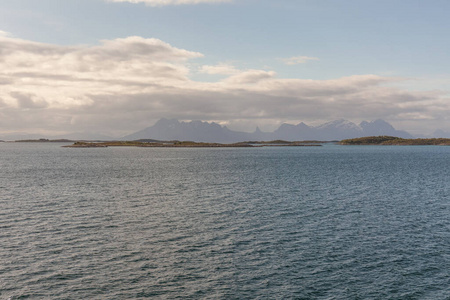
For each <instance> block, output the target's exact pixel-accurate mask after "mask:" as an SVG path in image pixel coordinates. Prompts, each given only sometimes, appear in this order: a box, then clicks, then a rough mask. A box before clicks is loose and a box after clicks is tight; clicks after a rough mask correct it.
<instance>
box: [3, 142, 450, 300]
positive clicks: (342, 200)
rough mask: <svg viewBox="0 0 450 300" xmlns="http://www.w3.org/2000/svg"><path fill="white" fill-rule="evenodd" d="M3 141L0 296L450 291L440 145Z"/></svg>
mask: <svg viewBox="0 0 450 300" xmlns="http://www.w3.org/2000/svg"><path fill="white" fill-rule="evenodd" d="M62 145H64V144H60V143H0V299H1V300H3V299H4V300H15V299H433V300H434V299H450V147H446V146H341V145H335V144H324V145H323V146H322V147H262V148H259V147H257V148H137V147H109V148H84V149H77V148H63V147H61V146H62Z"/></svg>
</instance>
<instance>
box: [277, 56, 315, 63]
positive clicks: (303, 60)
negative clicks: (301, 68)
mask: <svg viewBox="0 0 450 300" xmlns="http://www.w3.org/2000/svg"><path fill="white" fill-rule="evenodd" d="M281 60H282V61H283V62H284V63H285V64H287V65H298V64H304V63H307V62H308V61H311V60H319V59H318V58H317V57H310V56H294V57H290V58H282V59H281Z"/></svg>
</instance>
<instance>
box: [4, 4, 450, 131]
mask: <svg viewBox="0 0 450 300" xmlns="http://www.w3.org/2000/svg"><path fill="white" fill-rule="evenodd" d="M449 11H450V1H448V0H445V1H440V0H428V1H425V0H411V1H392V0H389V1H385V0H371V1H369V0H308V1H306V0H39V1H36V0H14V1H11V0H0V136H2V134H3V135H5V134H11V133H18V132H27V133H38V134H43V135H49V136H50V135H61V134H66V133H72V132H96V133H101V134H105V135H109V136H113V137H121V136H124V135H127V134H130V133H132V132H135V131H137V130H141V129H143V128H145V127H148V126H151V125H153V124H154V123H155V122H156V121H157V120H158V119H160V118H163V117H165V118H176V119H179V120H186V121H189V120H203V121H210V122H212V121H213V122H217V123H219V124H221V125H226V126H228V128H230V129H233V130H241V131H253V130H255V128H256V126H259V128H260V129H261V130H263V131H272V130H274V129H276V128H277V127H278V126H279V125H280V124H282V123H290V124H297V123H300V122H305V123H306V124H308V125H319V124H322V123H325V122H327V121H332V120H336V119H347V120H350V121H353V122H355V123H359V122H360V121H363V120H367V121H370V120H375V119H384V120H386V121H388V122H390V123H391V124H392V125H394V127H396V128H397V129H401V130H406V131H408V132H410V133H412V134H431V133H432V132H433V131H435V130H436V129H442V130H445V131H450V84H449V83H450V39H449V38H448V37H449V36H450V18H448V12H449Z"/></svg>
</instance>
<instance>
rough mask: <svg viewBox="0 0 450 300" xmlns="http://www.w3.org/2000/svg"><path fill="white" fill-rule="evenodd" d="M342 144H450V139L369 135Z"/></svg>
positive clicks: (344, 141)
mask: <svg viewBox="0 0 450 300" xmlns="http://www.w3.org/2000/svg"><path fill="white" fill-rule="evenodd" d="M339 144H341V145H392V146H450V139H445V138H430V139H403V138H399V137H395V136H385V135H382V136H367V137H362V138H356V139H348V140H342V141H340V143H339Z"/></svg>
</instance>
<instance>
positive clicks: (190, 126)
mask: <svg viewBox="0 0 450 300" xmlns="http://www.w3.org/2000/svg"><path fill="white" fill-rule="evenodd" d="M374 135H389V136H397V137H402V138H412V136H411V135H410V134H409V133H407V132H405V131H400V130H396V129H395V128H394V127H393V126H392V125H391V124H389V123H388V122H386V121H384V120H380V119H379V120H375V121H372V122H367V121H363V122H361V124H360V125H356V124H355V123H352V122H350V121H347V120H344V119H341V120H336V121H332V122H328V123H325V124H322V125H320V126H308V125H306V124H305V123H303V122H302V123H299V124H297V125H292V124H282V125H281V126H280V127H279V128H278V129H277V130H275V131H273V132H262V131H261V130H260V129H259V128H256V130H255V131H254V132H251V133H247V132H239V131H233V130H230V129H228V128H227V127H226V126H221V125H219V124H217V123H214V122H213V123H208V122H202V121H191V122H179V121H178V120H176V119H165V118H163V119H161V120H159V121H158V122H156V123H155V125H153V126H151V127H148V128H145V129H143V130H141V131H138V132H135V133H133V134H130V135H127V136H125V137H123V138H122V139H123V140H139V139H155V140H180V141H195V142H217V143H233V142H242V141H268V140H286V141H300V140H321V141H331V140H342V139H349V138H357V137H364V136H374Z"/></svg>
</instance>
